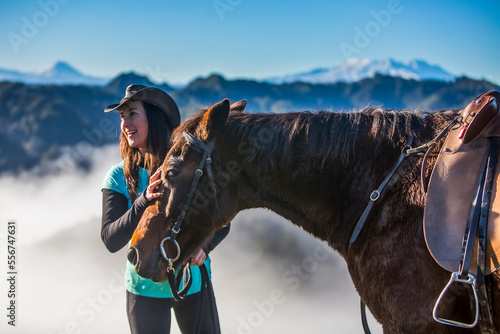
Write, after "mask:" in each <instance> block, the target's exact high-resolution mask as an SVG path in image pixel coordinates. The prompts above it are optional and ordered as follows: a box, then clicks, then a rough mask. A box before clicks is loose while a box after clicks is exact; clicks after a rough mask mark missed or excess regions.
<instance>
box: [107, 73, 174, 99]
mask: <svg viewBox="0 0 500 334" xmlns="http://www.w3.org/2000/svg"><path fill="white" fill-rule="evenodd" d="M130 83H134V84H138V85H143V86H149V87H157V88H160V89H163V90H164V91H165V92H170V91H171V90H173V89H174V88H173V87H172V86H170V85H168V84H166V83H164V84H161V85H158V84H155V83H153V82H152V81H151V80H149V79H148V78H147V77H145V76H142V75H139V74H137V73H134V72H128V73H122V74H120V75H118V76H117V77H116V78H114V79H113V80H111V81H110V82H109V83H108V84H107V85H106V87H105V89H106V91H108V92H111V93H113V94H118V95H120V94H124V93H125V89H126V88H127V86H128V85H130Z"/></svg>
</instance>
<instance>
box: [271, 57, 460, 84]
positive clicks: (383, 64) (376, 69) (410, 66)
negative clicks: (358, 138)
mask: <svg viewBox="0 0 500 334" xmlns="http://www.w3.org/2000/svg"><path fill="white" fill-rule="evenodd" d="M377 73H379V74H384V75H390V76H393V77H402V78H404V79H414V80H439V81H454V80H455V79H456V76H455V75H453V74H451V73H450V72H447V71H446V70H444V69H443V68H442V67H440V66H438V65H431V64H429V63H427V62H426V61H424V60H411V61H407V62H402V61H396V60H393V59H390V58H389V59H385V60H370V59H357V58H351V59H349V60H348V61H346V62H344V63H341V64H339V65H337V66H334V67H331V68H319V69H314V70H312V71H308V72H302V73H297V74H290V75H285V76H282V77H273V78H269V79H264V80H263V81H265V82H269V83H273V84H281V83H291V82H296V81H302V82H308V83H313V84H325V83H334V82H339V81H344V82H348V83H350V82H355V81H359V80H361V79H365V78H372V77H374V76H375V74H377Z"/></svg>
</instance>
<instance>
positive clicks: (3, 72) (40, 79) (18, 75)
mask: <svg viewBox="0 0 500 334" xmlns="http://www.w3.org/2000/svg"><path fill="white" fill-rule="evenodd" d="M0 81H11V82H20V83H25V84H33V85H47V84H51V85H87V86H103V85H105V84H107V83H108V82H109V78H98V77H93V76H90V75H85V74H82V73H81V72H79V71H78V70H76V69H75V68H74V67H72V66H71V65H69V64H68V63H66V62H62V61H58V62H56V63H55V64H54V65H52V66H50V67H48V68H46V69H43V70H41V71H38V72H32V73H28V72H20V71H15V70H8V69H0Z"/></svg>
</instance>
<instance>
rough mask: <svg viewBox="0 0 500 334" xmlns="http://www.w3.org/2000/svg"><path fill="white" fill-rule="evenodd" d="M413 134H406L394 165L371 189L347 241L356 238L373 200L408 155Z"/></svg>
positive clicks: (376, 198) (377, 196)
mask: <svg viewBox="0 0 500 334" xmlns="http://www.w3.org/2000/svg"><path fill="white" fill-rule="evenodd" d="M413 138H414V136H413V134H411V135H409V136H408V140H407V142H406V145H405V146H404V147H403V149H402V150H401V154H400V155H399V159H398V161H397V162H396V165H395V166H394V167H393V168H392V170H391V171H390V172H389V174H387V176H386V177H385V179H384V181H382V183H381V184H380V185H379V187H378V188H377V189H376V190H374V191H372V193H371V194H370V202H368V205H367V206H366V208H365V210H364V211H363V214H362V215H361V217H360V218H359V220H358V222H357V223H356V227H354V231H353V232H352V235H351V240H349V242H350V243H351V244H352V243H353V242H355V241H356V239H357V238H358V235H359V233H360V232H361V230H362V229H363V225H364V224H365V221H366V218H368V215H369V214H370V211H371V209H372V207H373V205H374V204H375V202H376V201H377V200H378V199H379V198H380V195H381V194H382V191H384V189H385V187H386V186H387V183H389V181H390V180H391V178H392V176H393V175H394V173H395V172H396V170H397V169H398V167H399V165H401V163H402V162H403V160H404V158H405V157H407V156H408V154H407V151H408V150H409V149H410V147H411V144H412V143H413Z"/></svg>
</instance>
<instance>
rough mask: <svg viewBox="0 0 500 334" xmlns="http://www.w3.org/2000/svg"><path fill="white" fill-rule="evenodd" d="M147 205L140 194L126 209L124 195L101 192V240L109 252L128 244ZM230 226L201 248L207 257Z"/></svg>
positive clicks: (216, 233)
mask: <svg viewBox="0 0 500 334" xmlns="http://www.w3.org/2000/svg"><path fill="white" fill-rule="evenodd" d="M148 205H149V201H148V200H147V199H146V197H145V195H144V193H142V194H141V195H140V196H139V197H137V199H136V200H135V201H134V203H133V204H132V207H131V208H130V209H128V199H127V197H125V195H123V194H121V193H119V192H116V191H114V190H110V189H103V190H102V225H101V239H102V241H103V242H104V245H106V248H107V249H108V250H109V251H110V252H113V253H114V252H117V251H118V250H120V249H122V248H123V247H124V246H125V245H127V244H128V242H129V241H130V239H131V238H132V235H133V234H134V231H135V228H136V227H137V225H138V224H139V221H140V220H141V217H142V214H143V213H144V211H145V210H146V208H147V207H148ZM229 229H230V225H227V226H226V227H224V228H222V229H220V230H218V231H217V232H215V234H214V237H213V238H212V240H211V241H210V242H209V243H208V245H207V246H206V247H204V248H203V250H204V251H205V253H206V254H207V255H208V254H209V253H210V252H211V251H212V250H213V249H214V248H215V247H216V246H217V245H218V244H219V243H220V242H221V241H222V240H223V239H224V238H225V237H226V236H227V234H228V233H229Z"/></svg>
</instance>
